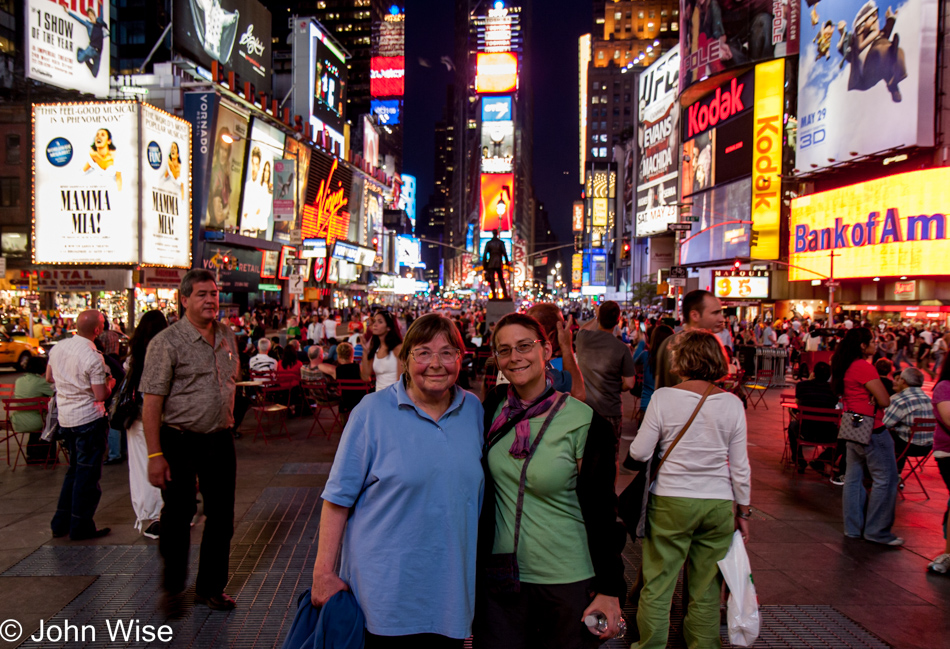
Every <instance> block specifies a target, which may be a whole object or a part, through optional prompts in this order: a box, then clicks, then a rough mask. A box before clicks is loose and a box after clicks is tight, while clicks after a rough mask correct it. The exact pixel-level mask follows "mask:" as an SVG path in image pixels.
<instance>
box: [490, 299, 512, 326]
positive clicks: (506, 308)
mask: <svg viewBox="0 0 950 649" xmlns="http://www.w3.org/2000/svg"><path fill="white" fill-rule="evenodd" d="M514 312H515V303H514V302H513V301H512V300H489V301H488V306H487V307H486V309H485V322H487V323H488V324H494V323H496V322H498V321H499V320H501V319H502V317H503V316H506V315H508V314H509V313H514Z"/></svg>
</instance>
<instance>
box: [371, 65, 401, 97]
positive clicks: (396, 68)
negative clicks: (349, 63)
mask: <svg viewBox="0 0 950 649" xmlns="http://www.w3.org/2000/svg"><path fill="white" fill-rule="evenodd" d="M369 66H370V67H369V94H370V95H372V96H373V97H402V96H403V94H404V91H405V81H406V57H404V56H374V57H373V58H371V59H370V62H369Z"/></svg>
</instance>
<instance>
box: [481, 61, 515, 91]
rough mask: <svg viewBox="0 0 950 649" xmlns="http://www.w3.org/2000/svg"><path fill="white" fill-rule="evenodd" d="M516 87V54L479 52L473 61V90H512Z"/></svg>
mask: <svg viewBox="0 0 950 649" xmlns="http://www.w3.org/2000/svg"><path fill="white" fill-rule="evenodd" d="M517 88H518V55H517V54H513V53H511V52H494V53H485V52H483V53H480V54H478V55H477V58H476V63H475V92H479V93H497V92H512V91H514V90H516V89H517Z"/></svg>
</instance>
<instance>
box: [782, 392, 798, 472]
mask: <svg viewBox="0 0 950 649" xmlns="http://www.w3.org/2000/svg"><path fill="white" fill-rule="evenodd" d="M779 398H780V399H781V407H782V431H783V432H784V433H785V450H784V451H782V467H783V468H784V467H789V466H792V465H794V464H795V463H794V461H792V447H791V445H790V444H789V442H788V425H789V424H790V423H792V421H794V420H796V419H798V400H797V399H796V398H795V395H794V394H787V393H785V392H783V393H782V394H781V395H779Z"/></svg>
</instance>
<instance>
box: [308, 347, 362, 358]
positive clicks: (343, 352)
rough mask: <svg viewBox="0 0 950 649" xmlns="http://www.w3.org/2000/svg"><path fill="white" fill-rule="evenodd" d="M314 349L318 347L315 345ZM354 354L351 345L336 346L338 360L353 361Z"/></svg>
mask: <svg viewBox="0 0 950 649" xmlns="http://www.w3.org/2000/svg"><path fill="white" fill-rule="evenodd" d="M314 347H316V345H314ZM354 353H355V352H354V349H353V345H351V344H350V343H340V344H339V345H337V346H336V357H337V358H348V359H350V360H351V361H352V360H353V354H354ZM311 358H312V357H311Z"/></svg>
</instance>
